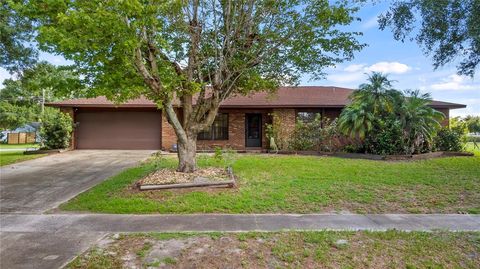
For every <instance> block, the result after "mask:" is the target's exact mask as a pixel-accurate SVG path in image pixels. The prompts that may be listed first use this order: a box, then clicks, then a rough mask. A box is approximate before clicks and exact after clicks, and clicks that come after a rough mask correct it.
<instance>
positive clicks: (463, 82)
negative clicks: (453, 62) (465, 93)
mask: <svg viewBox="0 0 480 269" xmlns="http://www.w3.org/2000/svg"><path fill="white" fill-rule="evenodd" d="M474 88H475V85H473V84H471V80H469V79H467V78H466V77H462V76H459V75H457V74H453V75H450V76H448V77H447V78H446V79H443V80H442V82H441V83H436V84H432V85H431V86H430V89H432V90H437V91H444V90H472V89H474ZM477 88H479V87H477Z"/></svg>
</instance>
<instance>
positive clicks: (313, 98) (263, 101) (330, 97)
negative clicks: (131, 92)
mask: <svg viewBox="0 0 480 269" xmlns="http://www.w3.org/2000/svg"><path fill="white" fill-rule="evenodd" d="M352 91H353V90H352V89H347V88H339V87H332V86H300V87H281V88H279V89H278V90H277V91H276V92H275V93H273V94H268V93H265V92H259V93H254V94H251V95H248V96H232V97H230V98H229V99H227V100H225V101H223V102H222V104H221V107H223V108H272V107H344V106H345V105H347V104H348V103H349V100H348V96H349V95H350V94H351V93H352ZM48 105H50V106H56V107H156V105H155V103H153V102H152V101H150V100H148V99H146V98H145V97H140V98H137V99H133V100H130V101H128V102H126V103H123V104H114V103H113V102H111V101H109V100H107V98H105V97H103V96H101V97H96V98H79V99H70V100H65V101H61V102H53V103H49V104H48ZM431 106H432V107H437V108H450V109H453V108H465V107H466V106H465V105H462V104H455V103H448V102H441V101H432V103H431Z"/></svg>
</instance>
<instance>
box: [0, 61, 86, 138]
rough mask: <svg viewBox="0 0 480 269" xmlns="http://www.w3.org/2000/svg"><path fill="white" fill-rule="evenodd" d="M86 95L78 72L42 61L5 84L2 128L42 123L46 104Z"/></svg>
mask: <svg viewBox="0 0 480 269" xmlns="http://www.w3.org/2000/svg"><path fill="white" fill-rule="evenodd" d="M82 96H85V89H84V88H83V87H82V85H81V83H80V78H79V76H78V74H76V72H75V71H74V70H71V68H69V67H62V66H59V67H58V66H54V65H51V64H49V63H47V62H39V63H37V64H35V65H33V66H31V67H29V68H27V69H25V70H23V71H22V72H21V73H18V74H17V75H16V76H15V77H14V78H11V79H6V80H5V81H4V82H3V88H1V89H0V129H2V130H3V129H15V128H17V127H19V126H21V125H23V124H25V123H29V122H32V121H38V120H39V117H40V116H41V114H42V112H43V107H44V103H45V102H52V101H59V100H63V99H65V98H74V97H82Z"/></svg>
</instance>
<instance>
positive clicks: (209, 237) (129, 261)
mask: <svg viewBox="0 0 480 269" xmlns="http://www.w3.org/2000/svg"><path fill="white" fill-rule="evenodd" d="M479 252H480V233H448V232H433V233H427V232H409V233H407V232H398V231H387V232H333V231H318V232H276V233H258V232H251V233H209V234H185V233H179V234H129V235H120V236H118V235H117V236H111V237H110V238H106V239H103V240H101V242H99V244H98V246H97V247H93V248H91V249H90V250H89V251H88V252H86V253H85V254H83V255H81V256H80V257H78V258H77V259H75V260H74V261H73V262H71V263H70V264H69V265H68V266H67V268H70V269H73V268H222V267H225V265H227V264H228V266H229V268H479V267H480V257H479V256H478V255H479V254H478V253H479Z"/></svg>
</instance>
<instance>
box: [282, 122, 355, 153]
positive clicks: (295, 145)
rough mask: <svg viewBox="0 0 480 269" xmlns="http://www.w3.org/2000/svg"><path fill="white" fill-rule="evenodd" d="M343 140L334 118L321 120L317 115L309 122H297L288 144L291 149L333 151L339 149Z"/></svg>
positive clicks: (344, 140)
mask: <svg viewBox="0 0 480 269" xmlns="http://www.w3.org/2000/svg"><path fill="white" fill-rule="evenodd" d="M344 142H346V139H345V137H344V136H343V135H342V134H340V131H339V129H338V126H337V121H336V120H334V121H330V120H329V119H325V120H323V121H322V120H321V118H320V116H317V117H316V118H315V119H314V120H313V121H311V122H302V121H299V122H297V124H296V125H295V130H294V132H293V135H292V137H291V139H290V141H289V145H290V149H293V150H316V151H325V152H334V151H338V150H340V149H341V148H342V147H343V144H344Z"/></svg>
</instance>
